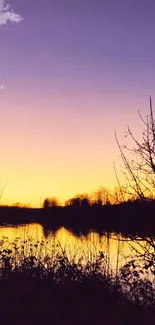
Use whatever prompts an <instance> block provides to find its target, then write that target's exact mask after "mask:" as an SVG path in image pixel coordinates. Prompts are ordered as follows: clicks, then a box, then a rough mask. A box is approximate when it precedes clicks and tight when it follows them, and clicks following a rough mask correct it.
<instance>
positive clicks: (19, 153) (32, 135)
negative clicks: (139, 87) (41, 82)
mask: <svg viewBox="0 0 155 325" xmlns="http://www.w3.org/2000/svg"><path fill="white" fill-rule="evenodd" d="M115 100H116V98H115ZM51 101H52V99H51ZM125 101H126V102H127V100H125V98H124V99H123V100H122V99H121V100H119V99H117V102H116V103H114V102H113V101H112V102H109V99H108V96H107V98H106V102H105V99H104V100H103V98H99V99H96V102H98V104H99V106H98V109H96V110H95V109H94V110H93V109H91V107H92V105H95V99H94V103H93V104H92V102H91V100H90V99H89V98H87V101H85V105H86V106H85V110H84V111H82V110H81V109H79V111H78V110H77V106H78V102H79V99H78V97H77V102H76V103H74V105H73V107H72V109H71V108H70V104H69V103H68V107H67V104H66V103H65V105H66V106H63V103H62V106H61V107H57V108H56V109H55V110H54V111H53V113H52V112H51V111H50V109H49V107H50V105H51V104H50V100H49V103H48V105H47V103H46V107H45V108H44V111H43V110H41V108H40V105H41V104H39V102H38V106H36V108H33V110H32V111H31V109H30V106H28V107H25V108H24V107H22V106H20V104H21V103H18V106H16V108H13V109H12V110H11V109H10V108H9V111H8V105H7V107H6V108H7V109H6V110H4V111H3V113H2V117H1V121H2V122H1V135H2V139H3V141H1V171H0V180H1V186H2V187H3V186H5V189H4V192H3V195H2V199H1V203H2V204H13V203H16V202H19V203H21V204H28V205H31V206H37V207H38V206H40V205H41V204H42V202H43V200H44V199H45V198H46V197H52V196H54V197H57V198H58V199H59V201H60V203H62V204H63V203H64V201H65V200H67V199H69V198H71V197H73V196H75V195H76V194H79V193H91V192H93V191H95V190H97V189H99V186H104V187H106V188H109V189H113V188H114V186H117V181H116V178H115V174H114V170H113V161H115V162H116V168H117V170H118V172H119V170H120V165H121V160H120V158H119V156H120V153H119V150H118V148H117V144H116V142H115V138H114V131H115V130H116V132H117V134H118V137H119V139H120V142H121V143H124V132H125V131H126V125H127V124H128V123H129V124H130V125H131V128H132V129H133V131H136V135H138V132H139V134H140V127H139V128H137V125H139V124H140V122H139V116H138V114H137V109H139V108H140V105H141V104H142V100H141V101H139V102H138V100H137V104H136V105H135V109H133V108H134V103H133V102H132V101H131V100H129V103H128V106H127V107H126V111H123V110H122V109H120V108H119V103H120V105H121V106H120V107H123V105H125V104H124V103H125ZM64 102H65V100H64ZM102 104H103V105H104V106H103V105H102ZM144 104H145V103H144ZM144 104H143V107H144ZM29 105H30V104H29ZM56 105H57V100H55V107H56ZM81 105H82V103H81ZM89 105H90V109H89V110H88V107H89ZM102 106H103V107H107V109H106V110H103V108H102ZM14 107H15V104H14ZM94 107H95V106H94ZM130 107H131V109H130ZM127 108H128V109H127ZM64 110H66V113H65V114H64V113H63V112H64ZM145 111H146V112H147V110H145ZM8 112H9V114H8ZM125 141H126V140H125ZM120 180H122V176H121V174H120Z"/></svg>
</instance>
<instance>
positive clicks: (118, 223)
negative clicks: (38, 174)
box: [0, 200, 155, 236]
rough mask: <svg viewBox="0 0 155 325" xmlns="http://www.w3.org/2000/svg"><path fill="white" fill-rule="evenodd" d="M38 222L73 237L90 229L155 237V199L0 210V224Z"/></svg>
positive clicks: (46, 229) (5, 208)
mask: <svg viewBox="0 0 155 325" xmlns="http://www.w3.org/2000/svg"><path fill="white" fill-rule="evenodd" d="M30 222H35V223H40V224H42V225H43V226H44V229H45V234H46V231H48V230H53V231H55V230H57V229H59V228H60V227H61V226H63V227H65V228H67V229H69V230H71V231H72V232H73V233H74V234H76V235H80V234H85V235H86V234H88V233H89V232H90V231H91V230H94V231H97V232H98V233H100V234H102V233H103V232H104V231H110V232H121V233H122V234H124V235H126V236H129V235H145V236H154V235H155V200H152V201H142V200H135V201H128V202H124V203H120V204H114V205H110V204H107V205H103V206H102V205H97V204H96V205H95V204H94V205H92V206H90V205H85V206H76V205H75V206H65V207H61V206H57V207H51V208H47V209H46V208H40V209H39V208H38V209H33V208H21V207H0V224H1V225H4V224H10V225H18V224H25V223H30Z"/></svg>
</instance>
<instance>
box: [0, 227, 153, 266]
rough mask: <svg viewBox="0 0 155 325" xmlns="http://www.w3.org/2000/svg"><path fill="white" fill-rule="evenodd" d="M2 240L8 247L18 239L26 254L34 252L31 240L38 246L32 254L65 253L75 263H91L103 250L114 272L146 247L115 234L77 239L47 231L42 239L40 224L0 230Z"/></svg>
mask: <svg viewBox="0 0 155 325" xmlns="http://www.w3.org/2000/svg"><path fill="white" fill-rule="evenodd" d="M4 237H7V238H8V240H7V239H6V243H7V245H9V244H10V243H11V242H13V241H14V240H15V239H16V238H18V245H19V246H20V245H22V243H23V242H25V243H26V245H27V250H26V252H27V253H28V254H30V252H33V249H34V248H33V247H32V246H31V245H30V244H29V243H30V241H28V239H31V241H32V242H33V244H34V245H35V244H37V245H36V247H37V248H35V254H38V255H39V254H40V256H41V255H42V256H45V255H47V254H48V255H52V254H54V253H56V252H57V251H62V250H65V252H66V254H67V256H68V258H69V259H73V258H75V260H78V259H79V258H81V257H82V258H83V259H86V260H89V261H93V259H94V258H95V257H96V256H97V255H98V253H99V251H102V252H103V253H104V255H105V258H106V259H107V261H108V264H109V266H110V267H111V269H112V270H115V269H116V265H117V266H118V267H119V268H120V267H121V266H122V265H123V264H125V263H126V262H127V261H128V260H129V259H131V258H132V257H133V256H135V254H136V251H137V252H142V253H143V250H144V249H145V248H146V242H145V241H137V242H136V241H131V240H130V239H125V238H123V237H121V236H120V235H115V234H105V235H103V236H99V234H98V233H95V232H91V233H90V234H89V235H88V236H80V237H76V236H75V235H74V234H72V233H71V232H69V231H68V230H66V229H65V228H60V229H59V230H58V231H56V232H55V233H53V232H52V231H48V233H47V235H46V237H45V232H44V229H43V227H42V226H41V225H40V224H27V225H22V226H16V227H10V226H5V227H0V240H1V239H3V238H4ZM43 241H44V242H45V244H44V242H43ZM147 248H148V245H147ZM135 250H136V251H135Z"/></svg>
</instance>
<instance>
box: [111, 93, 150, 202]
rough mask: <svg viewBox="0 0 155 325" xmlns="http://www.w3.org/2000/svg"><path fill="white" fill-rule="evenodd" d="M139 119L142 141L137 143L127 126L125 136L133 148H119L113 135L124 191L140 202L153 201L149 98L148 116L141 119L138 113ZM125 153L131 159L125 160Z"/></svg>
mask: <svg viewBox="0 0 155 325" xmlns="http://www.w3.org/2000/svg"><path fill="white" fill-rule="evenodd" d="M138 113H139V116H140V119H141V120H142V122H143V124H144V130H143V132H142V140H141V142H139V141H138V140H137V139H136V138H135V137H134V135H133V133H132V131H131V129H130V127H129V126H128V131H127V135H126V137H127V136H129V137H130V139H131V140H132V141H133V148H128V147H127V145H123V146H121V145H120V143H119V141H118V138H117V135H116V133H115V138H116V142H117V145H118V148H119V151H120V153H121V158H122V161H123V166H124V170H123V173H124V176H125V179H126V183H127V184H126V191H127V193H128V194H130V195H133V194H135V196H136V197H137V198H140V199H141V200H146V199H154V190H155V121H154V113H153V109H152V100H151V97H150V108H149V114H148V115H146V119H143V117H142V116H141V114H140V112H139V111H138ZM127 153H129V154H130V157H131V156H132V158H131V159H129V158H127Z"/></svg>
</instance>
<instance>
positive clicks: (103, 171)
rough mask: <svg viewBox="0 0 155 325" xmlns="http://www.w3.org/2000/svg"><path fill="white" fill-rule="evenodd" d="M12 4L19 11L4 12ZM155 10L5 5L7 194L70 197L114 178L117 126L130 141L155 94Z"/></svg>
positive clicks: (1, 125) (144, 6) (2, 100)
mask: <svg viewBox="0 0 155 325" xmlns="http://www.w3.org/2000/svg"><path fill="white" fill-rule="evenodd" d="M2 4H3V2H2V0H1V6H2ZM12 10H13V12H14V15H15V14H16V15H18V19H16V20H15V21H14V20H9V19H8V20H5V19H4V18H5V15H6V14H7V15H8V17H9V12H12ZM154 10H155V6H154V3H153V1H149V3H148V2H147V3H146V2H145V1H142V2H140V1H137V2H136V3H135V4H134V7H133V4H132V2H129V1H126V3H124V2H123V1H117V3H116V2H115V1H108V2H106V1H99V0H98V1H95V2H94V1H90V4H89V5H88V2H87V1H67V0H66V1H65V0H59V1H38V2H37V4H36V3H35V1H29V0H27V1H26V2H25V1H24V0H20V1H19V0H14V1H12V2H11V3H10V7H8V9H7V10H6V11H2V12H1V14H0V40H1V54H0V58H1V60H0V84H1V91H0V106H1V122H0V130H1V172H0V181H1V184H2V186H3V185H4V184H5V191H4V193H3V197H2V202H3V203H5V204H13V203H15V202H20V203H22V204H31V205H32V206H39V204H40V198H41V200H43V199H44V198H45V197H46V196H53V195H55V196H57V197H58V198H59V199H60V201H61V202H62V203H63V202H64V200H66V199H67V198H69V197H71V196H73V195H75V194H77V193H79V192H80V193H81V192H90V191H93V190H96V189H97V188H98V187H99V186H106V187H108V188H113V187H114V186H115V185H116V179H115V175H114V172H113V161H115V163H116V165H117V169H118V171H119V170H120V161H119V152H118V149H117V145H116V142H115V138H114V131H116V132H117V134H118V136H119V138H120V141H121V142H122V143H124V133H125V131H126V128H127V125H128V124H129V125H130V126H131V127H132V129H133V131H136V133H137V132H138V131H139V130H140V123H139V116H138V114H137V110H140V111H141V114H142V115H145V114H146V112H147V110H148V99H149V95H150V94H151V95H152V98H154V85H155V75H154V52H155V45H154V42H153V41H152V40H153V37H154V25H155V22H154ZM3 17H4V18H3ZM10 17H11V16H10ZM19 17H21V19H20V18H19ZM10 19H11V18H10ZM12 19H13V16H12ZM138 128H139V129H138Z"/></svg>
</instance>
